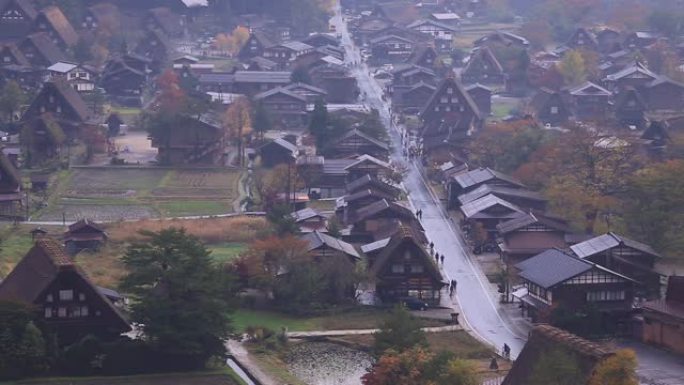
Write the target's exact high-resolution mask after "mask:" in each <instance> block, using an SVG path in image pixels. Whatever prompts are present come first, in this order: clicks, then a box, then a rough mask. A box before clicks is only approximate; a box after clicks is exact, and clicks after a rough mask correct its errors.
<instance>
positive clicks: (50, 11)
mask: <svg viewBox="0 0 684 385" xmlns="http://www.w3.org/2000/svg"><path fill="white" fill-rule="evenodd" d="M40 15H43V16H44V17H45V20H47V22H48V23H50V26H52V28H53V29H54V31H55V32H56V33H57V34H58V35H59V38H60V39H61V40H62V41H63V42H64V44H66V45H68V46H70V47H72V46H74V45H76V43H78V33H76V30H74V27H73V26H71V23H70V22H69V20H68V19H67V18H66V16H64V13H62V10H61V9H60V8H59V7H58V6H55V5H51V6H48V7H45V8H43V9H42V10H41V11H40V14H39V16H40Z"/></svg>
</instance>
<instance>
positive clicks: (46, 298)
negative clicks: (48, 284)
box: [45, 294, 52, 302]
mask: <svg viewBox="0 0 684 385" xmlns="http://www.w3.org/2000/svg"><path fill="white" fill-rule="evenodd" d="M45 302H52V294H48V295H46V296H45Z"/></svg>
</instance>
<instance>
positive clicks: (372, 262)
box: [366, 226, 446, 306]
mask: <svg viewBox="0 0 684 385" xmlns="http://www.w3.org/2000/svg"><path fill="white" fill-rule="evenodd" d="M381 242H383V241H381ZM384 242H386V246H384V247H382V248H376V246H374V245H373V244H370V245H367V246H366V250H368V251H367V255H368V268H369V270H370V273H371V274H372V276H373V278H374V279H375V280H376V284H375V290H376V293H377V295H378V297H379V298H380V300H381V301H382V302H386V303H392V302H399V301H401V300H402V299H404V298H407V297H414V298H419V299H421V300H423V301H425V302H427V303H428V304H430V305H433V306H439V304H440V299H441V296H442V288H443V287H444V286H445V285H446V283H445V282H444V279H443V278H442V275H441V273H440V271H439V267H438V266H437V263H436V262H435V259H434V258H433V257H432V256H431V255H430V253H428V251H427V249H426V248H427V245H426V244H425V243H424V237H423V236H421V235H419V234H415V231H414V230H412V229H409V228H408V227H405V226H401V227H400V228H399V230H398V231H397V232H396V233H395V234H394V235H392V236H391V237H390V239H389V240H388V241H384Z"/></svg>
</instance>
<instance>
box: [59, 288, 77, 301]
mask: <svg viewBox="0 0 684 385" xmlns="http://www.w3.org/2000/svg"><path fill="white" fill-rule="evenodd" d="M73 299H74V291H73V290H60V291H59V300H60V301H73Z"/></svg>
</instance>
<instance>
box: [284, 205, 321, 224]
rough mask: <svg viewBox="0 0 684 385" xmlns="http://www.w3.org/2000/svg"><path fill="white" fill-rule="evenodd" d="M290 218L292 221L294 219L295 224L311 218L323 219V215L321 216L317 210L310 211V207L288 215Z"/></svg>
mask: <svg viewBox="0 0 684 385" xmlns="http://www.w3.org/2000/svg"><path fill="white" fill-rule="evenodd" d="M290 216H291V217H292V219H294V221H295V223H299V222H301V221H305V220H307V219H311V218H325V216H324V215H323V214H321V213H320V212H318V211H317V210H314V209H312V208H311V207H307V208H305V209H301V210H298V211H295V212H293V213H290Z"/></svg>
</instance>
